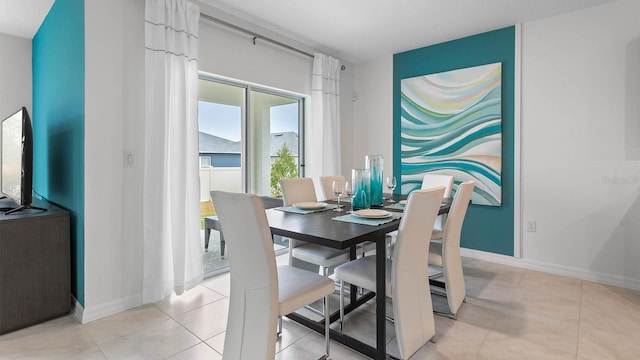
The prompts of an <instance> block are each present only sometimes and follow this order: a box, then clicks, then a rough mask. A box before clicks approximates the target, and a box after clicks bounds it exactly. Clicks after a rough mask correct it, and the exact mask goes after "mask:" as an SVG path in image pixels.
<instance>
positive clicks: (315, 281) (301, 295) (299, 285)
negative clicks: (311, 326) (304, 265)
mask: <svg viewBox="0 0 640 360" xmlns="http://www.w3.org/2000/svg"><path fill="white" fill-rule="evenodd" d="M334 290H335V284H334V282H333V280H331V279H329V278H326V277H324V276H320V275H318V274H315V273H312V272H310V271H307V270H302V269H298V268H295V267H292V266H288V265H282V266H278V295H279V299H280V314H279V315H280V316H283V315H287V314H291V313H292V312H294V311H296V310H298V309H300V308H303V307H304V306H306V305H308V304H311V303H313V302H314V301H315V300H317V299H320V298H322V297H324V296H327V295H330V294H332V293H333V291H334Z"/></svg>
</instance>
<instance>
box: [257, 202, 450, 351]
mask: <svg viewBox="0 0 640 360" xmlns="http://www.w3.org/2000/svg"><path fill="white" fill-rule="evenodd" d="M390 199H393V200H394V201H395V202H389V200H390ZM406 199H407V196H406V195H399V194H394V195H389V194H386V196H385V201H384V202H383V206H382V209H384V210H388V211H389V212H391V213H393V214H395V215H394V216H392V217H391V221H388V222H386V223H383V224H377V225H371V224H363V223H354V222H348V221H338V219H335V218H337V217H341V216H344V215H348V214H350V212H351V210H352V209H351V204H350V202H349V201H341V203H340V205H341V206H342V209H343V211H342V212H337V211H334V210H333V209H331V210H325V211H315V212H310V213H299V212H288V211H282V210H283V209H281V208H272V209H267V210H265V212H266V215H267V219H268V222H269V227H270V228H271V233H272V235H280V236H286V237H289V238H293V239H296V240H302V241H306V242H309V243H312V244H318V245H323V246H327V247H330V248H334V249H349V250H350V251H349V253H350V258H351V259H352V260H353V259H355V258H356V247H357V245H358V244H360V243H363V242H365V241H374V242H375V244H376V254H386V241H385V238H386V234H387V233H389V232H391V231H394V230H397V229H398V226H399V225H400V218H399V216H398V215H400V216H401V213H402V207H403V205H402V204H400V203H399V201H400V200H406ZM325 202H326V203H330V204H336V202H335V201H333V200H331V201H325ZM450 206H451V200H450V199H443V201H442V204H441V207H440V210H439V212H438V213H439V214H445V213H447V212H448V211H449V208H450ZM425 239H430V234H425ZM385 258H386V256H376V291H375V293H371V292H368V293H365V294H362V295H360V296H358V292H357V291H356V288H355V286H353V285H352V286H351V287H350V292H349V293H350V295H349V296H350V302H349V304H348V305H347V306H345V310H344V312H345V314H348V313H350V312H351V311H353V310H355V309H356V308H358V307H359V306H361V305H362V304H364V303H366V302H367V301H369V300H370V299H372V298H373V297H374V296H375V294H385V278H386V275H385ZM425 276H427V269H425ZM385 302H386V300H385V296H377V297H376V300H375V303H376V311H375V317H376V321H375V322H376V341H375V344H376V345H375V347H373V346H370V345H369V344H366V343H364V342H362V341H360V340H358V339H355V338H353V337H351V336H349V335H347V334H345V333H343V332H342V331H340V330H335V329H331V330H330V337H331V338H332V339H333V340H335V341H337V342H339V343H341V344H343V345H345V346H347V347H349V348H351V349H353V350H355V351H358V352H360V353H361V354H363V355H365V356H367V357H369V358H372V359H386V358H387V357H388V356H387V350H386V341H385V339H386V327H385V321H386V314H385ZM287 317H288V318H290V319H292V320H293V321H296V322H298V323H300V324H302V325H304V326H306V327H308V328H310V329H312V330H314V331H316V332H318V333H324V328H325V327H324V320H320V321H315V320H313V319H311V318H309V317H306V316H304V315H301V314H300V313H295V312H294V313H292V314H290V315H288V316H287ZM338 319H339V311H335V312H333V313H332V314H331V316H330V321H331V322H332V323H333V322H334V321H337V320H338Z"/></svg>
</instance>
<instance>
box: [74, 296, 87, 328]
mask: <svg viewBox="0 0 640 360" xmlns="http://www.w3.org/2000/svg"><path fill="white" fill-rule="evenodd" d="M71 312H72V313H73V317H74V318H76V320H78V322H80V323H82V314H83V313H84V308H83V307H82V305H80V303H79V302H78V300H77V299H76V298H75V297H73V296H71Z"/></svg>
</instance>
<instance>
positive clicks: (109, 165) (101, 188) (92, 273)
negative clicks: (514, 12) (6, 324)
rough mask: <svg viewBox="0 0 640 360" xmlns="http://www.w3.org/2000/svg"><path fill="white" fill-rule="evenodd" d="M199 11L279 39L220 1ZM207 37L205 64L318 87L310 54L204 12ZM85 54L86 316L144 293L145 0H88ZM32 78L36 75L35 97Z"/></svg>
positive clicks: (286, 85) (292, 87)
mask: <svg viewBox="0 0 640 360" xmlns="http://www.w3.org/2000/svg"><path fill="white" fill-rule="evenodd" d="M201 10H202V11H203V12H206V13H207V14H209V15H212V16H219V17H221V18H224V19H225V20H233V21H234V23H237V24H238V25H240V26H246V27H248V28H251V29H253V30H256V31H258V32H260V33H262V34H265V35H268V36H273V37H274V38H276V37H277V36H276V35H274V34H271V33H269V32H268V31H267V30H264V29H254V28H253V27H252V24H247V23H246V22H242V21H240V20H237V19H233V18H232V17H231V16H230V15H227V14H223V13H221V12H218V11H217V10H215V9H212V8H208V7H202V8H201ZM105 29H109V31H105ZM277 38H278V40H281V41H283V40H284V42H286V43H289V44H292V45H294V46H296V47H298V48H301V49H302V50H304V51H308V52H311V53H312V52H313V50H312V49H309V48H305V47H304V45H301V44H297V43H295V41H292V40H287V39H284V38H283V37H282V36H280V37H277ZM1 41H2V40H1V38H0V42H1ZM199 44H200V55H199V66H200V69H201V70H203V71H206V72H209V73H213V74H216V75H222V76H226V77H231V78H236V79H239V80H243V81H248V82H253V83H257V84H261V85H266V86H270V87H274V88H278V89H282V90H287V91H291V92H296V93H299V94H303V95H309V94H310V92H311V88H310V87H311V70H312V59H311V58H309V57H306V56H303V55H300V54H296V53H291V52H288V51H287V50H283V49H281V48H277V47H273V46H270V45H265V44H264V43H260V42H259V44H258V45H255V46H254V45H253V44H252V43H251V41H250V39H248V38H247V37H246V36H245V37H243V36H240V35H239V34H238V33H236V32H233V31H230V30H225V29H224V28H221V27H219V26H217V25H213V24H211V23H208V22H207V21H202V20H201V23H200V42H199ZM85 53H86V55H85V56H86V64H85V66H86V69H85V71H86V74H85V76H86V79H85V86H86V90H85V91H86V93H85V96H86V98H85V262H84V266H85V271H84V276H85V306H84V308H83V309H79V310H78V313H77V316H78V317H79V318H80V319H81V320H82V321H83V322H87V321H91V320H94V319H97V318H100V317H103V316H106V315H110V314H113V313H116V312H119V311H122V310H125V309H128V308H131V307H134V306H137V305H139V304H140V303H141V301H142V296H141V294H142V289H141V286H142V164H143V163H142V161H144V159H143V157H142V152H143V146H144V143H143V141H144V0H133V1H132V0H113V1H103V2H96V1H89V2H86V3H85ZM328 55H331V54H328ZM29 59H30V56H29ZM3 68H4V67H3V66H1V67H0V71H1V69H3ZM350 71H351V70H350V64H347V70H346V71H344V72H343V83H344V87H343V88H344V89H346V90H344V91H343V92H342V93H343V94H347V95H345V96H347V97H348V99H349V101H344V100H343V103H345V106H344V107H343V110H342V112H343V114H346V115H343V116H346V117H347V118H348V119H349V118H351V114H352V106H351V101H350V97H351V89H352V74H351V72H350ZM28 74H29V75H30V74H31V68H30V66H29V69H28ZM30 86H31V81H30V80H29V94H28V98H29V99H30V98H31V93H30ZM0 101H1V100H0ZM127 152H131V153H133V155H134V164H133V165H131V166H129V165H125V163H124V157H125V153H127Z"/></svg>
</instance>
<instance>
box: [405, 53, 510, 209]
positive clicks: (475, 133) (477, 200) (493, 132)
mask: <svg viewBox="0 0 640 360" xmlns="http://www.w3.org/2000/svg"><path fill="white" fill-rule="evenodd" d="M501 79H502V64H501V63H494V64H487V65H481V66H475V67H470V68H464V69H457V70H452V71H446V72H442V73H437V74H430V75H424V76H417V77H413V78H407V79H402V81H401V94H400V97H401V99H400V104H401V114H400V122H401V130H400V142H401V169H402V172H401V176H402V184H401V186H402V193H403V194H408V193H409V192H411V191H413V190H416V189H419V188H420V186H421V184H422V177H423V176H424V175H425V174H427V173H429V174H446V175H453V176H454V178H455V183H456V184H459V183H460V182H463V181H467V180H474V181H475V182H476V187H475V189H474V193H473V196H472V202H473V203H474V204H479V205H490V206H500V204H501V201H502V191H501V189H502V111H501V109H502V91H501V84H502V81H501ZM454 191H455V187H454Z"/></svg>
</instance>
